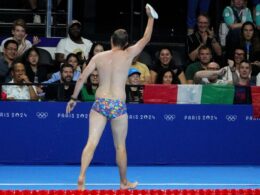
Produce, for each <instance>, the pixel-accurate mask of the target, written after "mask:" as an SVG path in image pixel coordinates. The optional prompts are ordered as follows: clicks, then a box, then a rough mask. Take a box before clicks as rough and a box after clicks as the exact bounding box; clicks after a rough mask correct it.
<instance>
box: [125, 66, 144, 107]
mask: <svg viewBox="0 0 260 195" xmlns="http://www.w3.org/2000/svg"><path fill="white" fill-rule="evenodd" d="M140 76H141V72H140V71H139V70H138V69H136V68H130V69H129V71H128V80H127V85H126V100H127V102H129V103H130V102H131V103H140V102H142V99H143V98H142V94H143V90H142V87H141V86H140V85H141V77H140ZM128 85H130V86H128ZM131 85H137V86H131Z"/></svg>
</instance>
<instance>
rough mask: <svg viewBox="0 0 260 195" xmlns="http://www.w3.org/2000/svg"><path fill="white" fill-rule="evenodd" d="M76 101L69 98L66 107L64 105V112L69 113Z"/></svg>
mask: <svg viewBox="0 0 260 195" xmlns="http://www.w3.org/2000/svg"><path fill="white" fill-rule="evenodd" d="M76 104H77V102H76V101H75V100H70V101H69V102H68V103H67V107H66V113H67V114H69V113H70V112H71V111H72V110H73V109H74V108H75V106H76Z"/></svg>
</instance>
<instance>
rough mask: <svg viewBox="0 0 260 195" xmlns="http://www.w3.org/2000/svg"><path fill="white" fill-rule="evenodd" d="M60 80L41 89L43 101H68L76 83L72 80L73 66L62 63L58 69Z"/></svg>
mask: <svg viewBox="0 0 260 195" xmlns="http://www.w3.org/2000/svg"><path fill="white" fill-rule="evenodd" d="M60 74H61V78H60V80H58V81H55V82H53V83H52V84H53V85H48V86H47V87H44V88H43V91H44V92H45V100H55V101H68V100H69V99H70V97H71V95H72V94H73V91H74V88H75V84H76V82H75V81H73V80H72V77H73V66H72V65H70V64H68V63H64V64H63V65H62V66H61V68H60Z"/></svg>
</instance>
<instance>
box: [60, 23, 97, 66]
mask: <svg viewBox="0 0 260 195" xmlns="http://www.w3.org/2000/svg"><path fill="white" fill-rule="evenodd" d="M81 33H82V29H81V23H80V22H79V21H77V20H73V21H72V23H71V24H70V26H69V34H68V37H67V38H63V39H61V40H60V41H59V43H58V45H57V48H56V53H55V59H56V61H57V62H58V64H60V63H62V62H64V60H65V59H66V57H67V55H68V54H70V53H74V54H77V55H79V56H80V61H81V60H86V59H88V56H89V52H90V49H91V46H92V45H93V43H92V42H91V41H90V40H88V39H85V38H83V37H82V36H81Z"/></svg>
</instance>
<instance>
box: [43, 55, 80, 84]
mask: <svg viewBox="0 0 260 195" xmlns="http://www.w3.org/2000/svg"><path fill="white" fill-rule="evenodd" d="M66 63H68V64H70V65H72V67H73V81H77V80H78V79H79V76H80V74H81V69H80V66H79V58H78V56H77V55H76V54H74V53H70V54H69V55H68V56H67V58H66ZM60 78H61V72H60V71H58V72H55V73H53V74H52V75H51V78H50V79H49V80H48V81H44V82H43V83H53V82H55V81H58V80H60Z"/></svg>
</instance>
